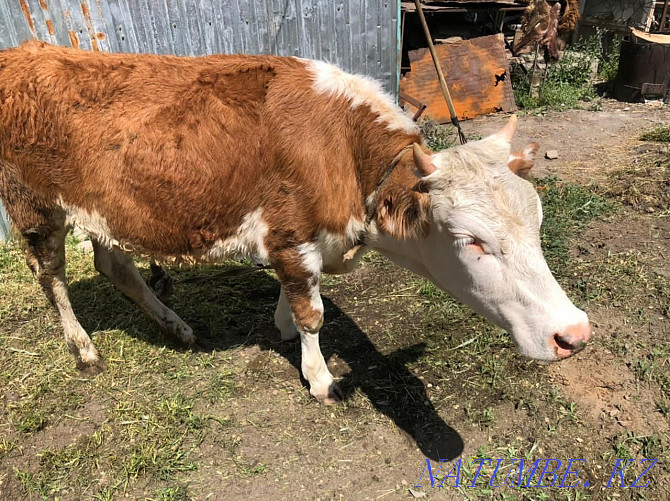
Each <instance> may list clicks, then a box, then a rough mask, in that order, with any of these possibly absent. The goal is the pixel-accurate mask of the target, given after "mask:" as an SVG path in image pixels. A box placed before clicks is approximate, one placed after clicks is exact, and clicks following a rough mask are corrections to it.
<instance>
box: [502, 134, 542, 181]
mask: <svg viewBox="0 0 670 501" xmlns="http://www.w3.org/2000/svg"><path fill="white" fill-rule="evenodd" d="M539 148H540V145H539V144H537V143H530V144H529V145H527V146H526V147H525V148H524V149H523V151H515V152H513V153H510V155H509V160H508V161H507V166H508V167H509V170H511V171H512V172H514V174H516V175H517V176H519V177H522V178H524V179H527V178H528V177H530V170H531V169H532V168H533V167H534V166H535V154H536V153H537V150H538V149H539Z"/></svg>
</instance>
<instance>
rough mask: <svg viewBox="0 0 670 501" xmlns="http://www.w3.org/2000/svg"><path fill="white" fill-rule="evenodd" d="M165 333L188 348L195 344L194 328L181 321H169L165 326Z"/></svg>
mask: <svg viewBox="0 0 670 501" xmlns="http://www.w3.org/2000/svg"><path fill="white" fill-rule="evenodd" d="M162 330H163V334H164V335H165V336H166V337H168V338H170V339H173V340H175V341H177V342H178V343H180V344H182V345H184V346H185V347H186V348H191V347H193V345H194V344H195V336H194V335H193V329H191V328H190V327H189V326H188V325H186V324H185V323H183V322H182V321H181V320H179V321H169V320H168V321H167V322H165V326H164V327H163V329H162Z"/></svg>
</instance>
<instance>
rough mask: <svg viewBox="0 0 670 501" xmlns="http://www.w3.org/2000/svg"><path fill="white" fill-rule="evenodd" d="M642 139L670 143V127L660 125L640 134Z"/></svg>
mask: <svg viewBox="0 0 670 501" xmlns="http://www.w3.org/2000/svg"><path fill="white" fill-rule="evenodd" d="M640 141H653V142H656V143H670V127H668V126H667V125H660V126H658V127H656V128H655V129H652V130H649V131H647V132H645V133H644V134H642V135H641V136H640Z"/></svg>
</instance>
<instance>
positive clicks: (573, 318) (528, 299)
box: [379, 117, 590, 360]
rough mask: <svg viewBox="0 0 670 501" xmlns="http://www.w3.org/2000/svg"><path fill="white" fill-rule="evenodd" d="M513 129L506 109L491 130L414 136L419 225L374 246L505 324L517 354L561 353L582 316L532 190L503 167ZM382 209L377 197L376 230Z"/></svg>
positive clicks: (581, 325) (584, 324)
mask: <svg viewBox="0 0 670 501" xmlns="http://www.w3.org/2000/svg"><path fill="white" fill-rule="evenodd" d="M515 130H516V117H513V118H512V119H511V120H510V122H509V123H508V124H507V125H506V126H505V127H504V128H503V129H502V130H501V131H500V132H498V133H497V134H494V135H492V136H489V137H487V138H485V139H482V140H480V141H473V142H470V143H467V144H465V145H462V146H457V147H454V148H451V149H448V150H444V151H442V152H439V153H434V154H428V153H426V152H425V151H424V150H422V149H421V148H420V147H419V146H418V145H415V148H414V164H415V165H416V168H417V171H418V174H419V176H420V179H421V181H420V182H419V185H418V188H415V191H414V193H415V194H414V195H413V196H414V197H415V199H416V200H417V203H416V206H415V207H414V208H413V214H416V213H418V212H423V213H424V214H423V215H422V217H418V218H416V219H417V220H419V221H420V222H419V223H417V224H422V225H423V229H422V231H420V232H416V236H415V237H410V238H406V239H405V240H404V241H403V240H400V239H398V238H396V239H395V242H396V244H395V245H399V247H396V248H395V249H394V248H393V247H392V246H388V245H386V246H383V247H386V248H384V249H382V250H385V251H387V254H388V255H389V257H391V258H392V259H394V260H396V261H398V262H399V264H402V265H405V266H407V267H408V268H410V269H413V270H414V271H417V272H418V273H420V274H423V275H424V276H426V277H427V278H429V279H431V280H432V281H433V282H434V283H435V284H436V285H438V286H439V287H440V288H442V289H444V290H445V291H447V292H449V293H450V294H451V295H453V296H454V297H456V298H457V299H459V300H461V301H462V302H464V303H465V304H467V305H468V306H470V307H471V308H473V309H474V310H475V311H477V312H479V313H480V314H482V315H483V316H485V317H486V318H487V319H489V320H491V321H492V322H494V323H496V324H498V325H500V326H501V327H503V328H504V329H506V330H507V331H508V332H510V334H511V335H512V339H513V340H514V343H515V344H516V346H517V347H518V349H519V351H520V352H521V353H522V354H523V355H525V356H528V357H531V358H534V359H540V360H556V359H560V358H566V357H569V356H570V355H573V354H574V353H576V352H578V351H580V350H581V349H582V347H583V346H584V345H585V344H586V342H587V341H588V339H589V337H590V327H589V323H588V318H587V316H586V313H584V312H583V311H581V310H579V309H578V308H576V307H575V306H574V305H573V304H572V302H571V301H570V300H569V299H568V297H567V296H566V294H565V292H563V290H562V289H561V287H560V286H559V285H558V283H557V282H556V280H555V279H554V277H553V276H552V274H551V272H550V270H549V267H548V266H547V263H546V262H545V260H544V257H543V255H542V250H541V248H540V224H541V223H542V207H541V205H540V199H539V197H538V195H537V193H536V192H535V189H534V188H533V185H532V184H531V183H530V182H528V181H527V180H525V179H522V178H521V177H520V176H519V175H516V174H515V173H514V172H513V171H512V170H511V169H512V168H514V163H513V158H514V156H513V155H512V156H511V155H510V141H511V139H512V136H513V134H514V132H515ZM533 148H534V146H531V149H533ZM532 153H534V151H530V150H528V151H526V152H525V153H524V155H526V157H527V156H528V155H531V154H532ZM508 162H509V164H510V165H509V166H508ZM524 166H525V167H527V164H524ZM522 170H523V169H522ZM526 170H527V169H526ZM428 201H429V202H428ZM390 215H391V214H390V212H389V211H385V209H384V206H382V211H381V213H380V215H379V219H380V221H379V222H380V228H381V229H382V231H384V218H385V217H389V216H390ZM407 224H411V223H407ZM386 233H387V234H392V233H393V231H387V232H386Z"/></svg>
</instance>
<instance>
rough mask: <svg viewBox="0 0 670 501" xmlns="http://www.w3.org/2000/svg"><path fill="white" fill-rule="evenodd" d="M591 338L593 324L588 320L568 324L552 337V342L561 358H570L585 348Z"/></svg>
mask: <svg viewBox="0 0 670 501" xmlns="http://www.w3.org/2000/svg"><path fill="white" fill-rule="evenodd" d="M589 339H591V325H590V324H589V323H588V322H585V323H582V324H575V325H570V326H568V327H567V328H566V329H565V330H564V331H563V332H557V333H555V334H554V335H553V337H552V338H551V341H550V342H551V344H552V347H553V348H554V352H555V353H556V357H557V358H559V359H563V358H568V357H571V356H572V355H574V354H575V353H579V352H580V351H582V350H583V349H584V347H585V346H586V343H588V342H589Z"/></svg>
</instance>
